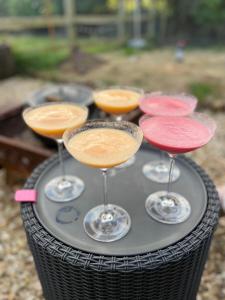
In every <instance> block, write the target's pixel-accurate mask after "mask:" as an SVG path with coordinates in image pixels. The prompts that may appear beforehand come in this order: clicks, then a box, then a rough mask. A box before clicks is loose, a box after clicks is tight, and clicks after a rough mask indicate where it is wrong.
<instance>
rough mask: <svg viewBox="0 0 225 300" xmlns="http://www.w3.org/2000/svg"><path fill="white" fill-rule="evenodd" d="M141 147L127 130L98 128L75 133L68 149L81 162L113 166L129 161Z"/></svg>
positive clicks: (107, 166) (97, 166)
mask: <svg viewBox="0 0 225 300" xmlns="http://www.w3.org/2000/svg"><path fill="white" fill-rule="evenodd" d="M138 148H139V144H138V143H137V141H136V140H135V139H134V138H133V137H132V136H131V135H130V134H129V133H127V132H124V131H122V130H118V129H112V128H96V129H90V130H88V131H83V132H81V133H79V134H77V135H75V136H74V137H73V138H72V139H71V140H70V141H69V143H68V146H67V149H68V150H69V152H70V153H71V154H72V156H74V157H75V158H76V159H77V160H79V161H80V162H82V163H84V164H86V165H89V166H90V167H94V168H112V167H114V166H116V165H119V164H121V163H123V162H125V161H127V160H128V159H129V158H130V157H131V156H132V155H133V154H134V153H136V151H137V149H138Z"/></svg>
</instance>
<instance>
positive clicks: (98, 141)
mask: <svg viewBox="0 0 225 300" xmlns="http://www.w3.org/2000/svg"><path fill="white" fill-rule="evenodd" d="M142 138H143V134H142V131H141V129H140V128H139V127H138V126H137V125H135V124H132V123H130V122H125V121H121V122H108V121H101V120H99V121H98V120H96V121H89V122H87V123H86V124H85V125H84V126H83V127H81V128H79V129H69V130H67V131H66V132H65V133H64V135H63V140H64V143H65V146H66V148H67V150H68V151H69V152H70V154H71V155H72V156H74V158H76V159H77V160H78V161H80V162H81V163H83V164H86V165H88V166H90V167H94V168H99V169H101V171H102V174H103V178H104V204H103V205H99V206H97V207H94V208H92V209H91V210H90V211H89V212H88V213H87V214H86V216H85V218H84V229H85V231H86V233H87V234H88V235H89V236H90V237H91V238H93V239H94V240H97V241H101V242H112V241H115V240H118V239H120V238H122V237H123V236H125V235H126V234H127V233H128V231H129V229H130V224H131V221H130V216H129V214H128V213H127V211H126V210H124V209H123V208H122V207H120V206H118V205H115V204H108V203H107V173H108V172H107V171H108V169H109V168H111V167H115V166H117V165H119V164H121V163H123V162H125V161H126V160H128V159H129V158H130V157H132V156H133V155H134V154H135V153H136V152H137V151H138V149H139V147H140V145H141V142H142ZM93 191H94V190H93Z"/></svg>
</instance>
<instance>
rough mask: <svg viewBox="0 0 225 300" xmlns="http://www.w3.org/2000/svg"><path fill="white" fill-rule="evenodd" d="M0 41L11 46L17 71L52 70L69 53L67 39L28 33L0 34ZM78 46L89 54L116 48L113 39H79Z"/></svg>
mask: <svg viewBox="0 0 225 300" xmlns="http://www.w3.org/2000/svg"><path fill="white" fill-rule="evenodd" d="M0 43H6V44H8V45H10V46H11V49H12V52H13V55H14V59H15V63H16V69H17V72H18V73H32V72H35V71H42V70H48V71H49V70H54V69H55V68H57V66H58V65H59V64H60V63H61V62H63V61H64V60H66V59H67V58H68V57H69V55H70V50H69V47H68V44H67V40H66V39H63V38H56V39H54V40H52V39H50V38H48V37H37V36H30V35H21V36H11V35H0ZM79 46H80V48H81V49H82V50H83V51H85V52H87V53H89V54H99V53H105V52H110V51H116V50H118V48H119V47H118V44H117V43H116V42H115V41H113V40H104V39H103V40H99V39H98V41H96V39H80V40H79Z"/></svg>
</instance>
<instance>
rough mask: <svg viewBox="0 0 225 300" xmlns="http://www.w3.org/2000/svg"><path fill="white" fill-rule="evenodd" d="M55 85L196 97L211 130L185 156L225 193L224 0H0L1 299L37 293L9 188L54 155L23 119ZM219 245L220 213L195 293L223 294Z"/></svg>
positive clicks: (219, 298)
mask: <svg viewBox="0 0 225 300" xmlns="http://www.w3.org/2000/svg"><path fill="white" fill-rule="evenodd" d="M53 84H54V86H58V85H59V84H60V85H62V84H73V85H76V86H77V87H80V88H81V94H82V93H85V92H87V90H89V88H104V87H107V86H112V85H128V86H136V87H142V88H144V89H145V91H159V90H162V91H164V92H168V91H169V92H186V93H191V94H194V95H195V96H196V97H197V98H198V99H199V106H198V109H199V110H201V111H206V112H207V113H209V114H211V115H212V116H213V117H214V118H215V120H216V121H217V125H218V130H217V134H216V137H215V138H214V141H213V142H212V143H210V144H209V145H208V146H206V147H204V148H203V149H201V150H199V151H197V152H195V153H193V154H191V156H192V158H194V159H195V160H196V161H197V162H198V163H199V164H200V165H201V166H202V167H203V168H205V169H206V171H207V172H208V173H209V174H210V176H211V177H212V179H213V180H214V181H215V183H216V185H217V186H218V188H219V189H220V191H221V194H224V195H225V131H224V127H225V118H224V111H225V2H224V0H98V1H93V0H7V1H5V0H0V229H1V231H0V291H1V292H0V300H13V299H15V300H20V299H26V300H32V299H33V300H39V299H43V298H42V293H41V287H40V284H39V282H38V279H37V276H36V273H35V270H34V265H33V261H32V257H31V255H30V253H29V250H28V248H27V244H26V239H25V235H24V232H23V228H22V223H21V219H20V216H19V206H18V204H16V203H14V202H13V194H14V191H15V189H17V188H18V187H20V186H22V184H23V183H24V181H25V180H26V178H27V176H29V174H30V172H31V171H32V169H33V168H34V167H35V166H36V165H37V164H38V163H40V162H41V161H42V160H43V159H45V158H47V157H49V156H50V155H51V154H52V153H53V152H54V148H52V145H51V144H49V143H46V141H44V140H40V139H39V138H37V136H34V135H33V134H32V133H31V132H30V131H29V130H28V129H27V128H26V127H25V125H24V123H23V122H22V119H21V111H22V110H23V108H24V106H26V105H27V104H30V103H31V102H32V101H34V102H35V101H36V102H38V101H42V100H40V97H46V90H47V91H48V88H49V87H50V86H52V85H53ZM43 95H45V96H43ZM36 102H35V103H36ZM91 110H92V113H93V115H97V116H98V113H99V112H97V111H96V109H95V108H94V107H93V105H92V106H91ZM138 115H139V112H138V111H137V112H136V115H135V116H130V119H132V118H134V117H138ZM223 191H224V192H223ZM221 198H224V199H225V197H221ZM224 207H225V205H224ZM224 249H225V217H224V214H223V212H221V218H220V224H219V226H218V229H217V231H216V234H215V237H214V241H213V245H212V249H211V253H210V258H209V260H208V263H207V266H206V270H205V272H204V276H203V278H202V283H201V287H200V291H199V296H198V299H197V300H223V299H225V250H224Z"/></svg>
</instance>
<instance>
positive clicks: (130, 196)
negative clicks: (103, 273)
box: [33, 145, 207, 256]
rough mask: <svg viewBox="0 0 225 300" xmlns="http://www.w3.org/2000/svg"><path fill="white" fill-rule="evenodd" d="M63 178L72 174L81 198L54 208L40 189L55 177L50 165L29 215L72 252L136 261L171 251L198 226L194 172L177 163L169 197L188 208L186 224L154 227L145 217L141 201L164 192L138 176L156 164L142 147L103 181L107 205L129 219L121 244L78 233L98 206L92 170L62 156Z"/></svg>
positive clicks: (200, 195) (97, 180)
mask: <svg viewBox="0 0 225 300" xmlns="http://www.w3.org/2000/svg"><path fill="white" fill-rule="evenodd" d="M66 157H67V158H66V159H65V167H66V171H67V173H68V174H76V175H77V176H79V177H80V178H82V179H83V180H84V182H85V184H86V189H85V191H84V193H83V194H82V195H81V196H80V197H79V198H78V199H76V200H73V201H70V202H67V203H63V204H62V203H54V202H52V201H50V200H48V199H47V198H46V197H45V195H44V185H45V183H46V182H48V181H49V180H51V179H52V178H53V177H56V176H58V175H59V166H58V161H57V159H55V160H54V161H53V162H52V163H51V164H50V165H49V166H48V167H47V168H46V169H45V171H44V172H43V173H42V174H41V176H40V177H39V179H38V180H37V182H36V185H35V188H36V189H37V191H38V200H37V203H36V204H34V205H33V206H34V211H35V214H36V216H37V218H38V219H39V221H40V223H41V224H42V225H43V226H44V227H45V229H46V230H47V231H48V232H49V233H51V234H52V235H53V236H55V237H56V238H57V239H59V240H60V241H62V242H64V243H66V244H67V245H69V246H72V247H74V248H76V249H80V250H83V251H85V252H89V253H97V254H102V255H110V256H111V255H113V256H123V255H137V254H142V253H146V252H151V251H155V250H159V249H162V248H165V247H167V246H169V245H172V244H174V243H176V242H178V241H179V240H181V239H183V238H184V237H185V236H186V235H188V234H189V233H190V232H191V231H192V230H193V229H194V228H195V227H196V226H197V225H198V223H199V222H200V221H201V219H202V217H203V215H204V212H205V210H206V206H207V193H206V189H205V186H204V183H203V181H202V179H201V177H200V175H199V174H198V172H197V171H196V170H195V169H194V168H193V167H192V166H190V165H189V163H188V162H187V161H185V160H183V159H181V158H179V157H178V158H177V160H176V163H177V165H178V167H179V168H180V170H181V177H180V179H179V180H178V181H177V182H175V183H173V184H172V188H171V191H176V192H178V193H181V194H182V195H183V196H184V197H186V198H187V199H188V200H189V202H190V204H191V208H192V213H191V216H190V217H189V219H188V220H187V221H185V222H184V223H181V224H178V225H167V224H162V223H159V222H157V221H155V220H153V219H152V218H150V217H149V216H148V214H147V212H146V211H145V206H144V205H145V200H146V198H147V196H148V195H149V194H150V193H154V192H155V191H158V190H165V189H166V185H165V184H158V183H153V182H151V181H150V180H148V179H147V178H145V177H144V175H143V174H142V166H143V164H145V163H146V162H148V161H150V160H155V159H158V158H159V152H158V151H156V150H154V149H152V148H150V147H149V146H146V145H145V146H143V147H142V148H141V150H139V152H138V153H137V155H136V162H135V164H134V165H133V166H130V167H128V168H126V169H121V170H113V171H112V172H111V174H110V176H109V180H108V185H109V186H108V192H109V203H114V204H117V205H120V206H122V207H123V208H124V209H126V210H127V211H128V213H129V214H130V216H131V222H132V224H131V229H130V231H129V232H128V234H127V235H126V236H125V237H124V238H122V239H121V240H118V241H115V242H111V243H102V242H97V241H94V240H93V239H91V238H90V237H88V236H87V235H86V233H85V232H84V229H83V219H84V216H85V214H86V213H87V212H88V210H89V209H91V208H93V207H95V206H97V205H100V204H102V201H103V180H102V177H101V174H100V171H99V170H98V169H92V168H88V167H86V166H84V165H82V164H80V163H78V162H77V161H75V160H74V159H73V158H72V157H70V156H68V155H67V156H66Z"/></svg>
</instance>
